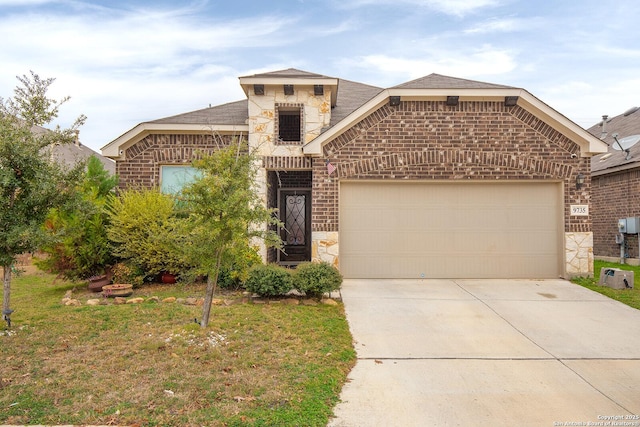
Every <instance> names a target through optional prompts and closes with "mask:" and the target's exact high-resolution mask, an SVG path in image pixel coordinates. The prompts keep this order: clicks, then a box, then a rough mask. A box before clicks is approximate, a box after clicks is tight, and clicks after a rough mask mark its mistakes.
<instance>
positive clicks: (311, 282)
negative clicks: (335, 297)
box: [293, 262, 342, 299]
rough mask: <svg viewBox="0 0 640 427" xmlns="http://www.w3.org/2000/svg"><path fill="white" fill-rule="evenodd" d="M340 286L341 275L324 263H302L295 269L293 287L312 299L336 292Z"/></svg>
mask: <svg viewBox="0 0 640 427" xmlns="http://www.w3.org/2000/svg"><path fill="white" fill-rule="evenodd" d="M341 285H342V275H341V274H340V272H339V271H338V270H337V269H336V268H335V267H333V266H332V265H331V264H328V263H326V262H322V263H314V262H304V263H302V264H299V265H298V267H296V270H295V274H294V275H293V286H294V288H295V289H296V290H298V291H300V292H304V293H305V295H307V296H308V297H312V298H318V299H320V298H322V295H324V294H325V293H327V292H332V291H337V290H338V289H340V286H341Z"/></svg>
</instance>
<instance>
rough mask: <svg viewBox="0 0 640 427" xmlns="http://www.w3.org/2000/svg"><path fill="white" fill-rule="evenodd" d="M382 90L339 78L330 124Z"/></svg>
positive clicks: (332, 124)
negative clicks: (336, 97)
mask: <svg viewBox="0 0 640 427" xmlns="http://www.w3.org/2000/svg"><path fill="white" fill-rule="evenodd" d="M383 90H384V89H382V88H379V87H376V86H369V85H366V84H363V83H357V82H352V81H350V80H343V79H340V80H339V82H338V99H337V101H336V106H335V107H334V109H333V110H332V111H331V124H330V125H331V126H334V125H335V124H336V123H338V122H340V121H341V120H342V119H344V118H345V117H347V116H348V115H349V114H351V113H353V112H354V111H355V110H357V109H358V108H359V107H361V106H362V105H364V104H365V103H366V102H367V101H369V100H370V99H371V98H373V97H375V96H376V95H377V94H379V93H380V92H382V91H383Z"/></svg>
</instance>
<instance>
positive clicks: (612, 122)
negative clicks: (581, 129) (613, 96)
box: [587, 110, 640, 172]
mask: <svg viewBox="0 0 640 427" xmlns="http://www.w3.org/2000/svg"><path fill="white" fill-rule="evenodd" d="M604 126H605V127H604V133H603V131H602V122H599V123H597V124H595V125H593V126H591V127H590V128H589V129H587V131H588V132H589V133H590V134H592V135H594V136H596V137H598V138H600V139H601V140H602V141H604V142H605V143H606V144H607V145H608V146H609V151H608V152H607V153H605V154H600V155H597V156H594V157H593V158H592V159H591V172H599V171H604V170H606V169H610V168H616V167H618V166H631V165H632V164H634V163H637V165H636V166H640V143H638V144H636V145H634V146H633V147H631V148H630V149H629V152H630V154H631V158H630V159H629V160H627V159H626V154H625V152H624V151H622V150H620V149H619V148H620V147H618V145H617V144H616V143H615V141H614V139H613V135H614V134H616V133H617V134H618V137H617V138H618V140H621V139H623V138H625V137H628V136H632V135H640V110H636V111H634V112H632V113H631V114H628V115H627V116H625V115H624V114H620V115H618V116H615V117H613V118H611V119H608V120H607V122H606V123H605V124H604Z"/></svg>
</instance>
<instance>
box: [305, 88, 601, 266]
mask: <svg viewBox="0 0 640 427" xmlns="http://www.w3.org/2000/svg"><path fill="white" fill-rule="evenodd" d="M571 154H577V157H576V158H571ZM326 160H329V161H330V162H331V163H332V164H333V165H335V166H336V167H337V170H336V171H335V172H334V173H333V174H332V175H331V176H328V174H327V168H326V163H325V161H326ZM589 170H590V163H589V158H585V157H581V156H580V149H579V146H578V145H577V144H575V143H573V142H572V141H571V140H569V139H568V138H567V137H565V136H563V135H562V134H560V133H559V132H557V131H556V130H554V129H553V128H551V127H550V126H548V125H547V124H546V123H544V122H543V121H542V120H540V119H538V118H536V117H535V116H533V115H532V114H530V113H529V112H527V111H526V110H524V109H522V108H520V107H518V106H516V107H505V106H504V104H503V103H501V102H490V101H483V102H465V101H462V102H460V103H459V104H458V105H457V106H455V107H450V106H447V105H445V103H444V101H406V102H405V101H403V102H401V104H400V105H399V106H398V107H390V106H389V105H388V104H387V105H385V106H383V107H381V108H380V109H378V110H377V111H375V112H373V113H372V114H370V115H369V116H368V117H365V118H364V119H362V120H361V121H360V122H359V123H356V124H355V125H354V126H353V127H352V128H351V129H349V130H348V131H346V132H345V133H343V134H341V135H340V136H338V137H337V138H335V139H334V140H332V141H330V142H329V143H327V144H326V145H325V146H324V148H323V158H315V159H314V162H313V191H314V204H313V212H312V218H313V233H314V234H313V239H314V259H315V260H324V261H328V262H331V263H333V264H337V253H338V252H339V235H338V233H337V232H338V231H339V227H340V224H339V212H338V205H339V182H340V180H341V179H376V180H385V179H393V180H552V181H556V182H558V181H561V182H563V183H564V186H563V188H564V202H565V209H564V230H565V253H566V258H565V264H566V265H565V270H566V272H567V275H568V276H569V275H579V274H582V275H588V274H593V270H592V259H593V252H592V239H591V238H590V237H589V236H591V217H590V216H579V217H578V216H570V205H571V204H589V203H590V179H589ZM578 173H583V174H585V175H586V182H585V185H584V186H583V187H582V188H581V189H580V190H578V189H576V185H575V182H576V176H577V175H578ZM334 254H336V255H334ZM590 266H591V267H590Z"/></svg>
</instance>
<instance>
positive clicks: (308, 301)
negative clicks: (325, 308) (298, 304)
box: [302, 298, 318, 306]
mask: <svg viewBox="0 0 640 427" xmlns="http://www.w3.org/2000/svg"><path fill="white" fill-rule="evenodd" d="M302 305H309V306H316V305H318V301H316V300H314V299H309V298H307V299H303V300H302Z"/></svg>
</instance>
